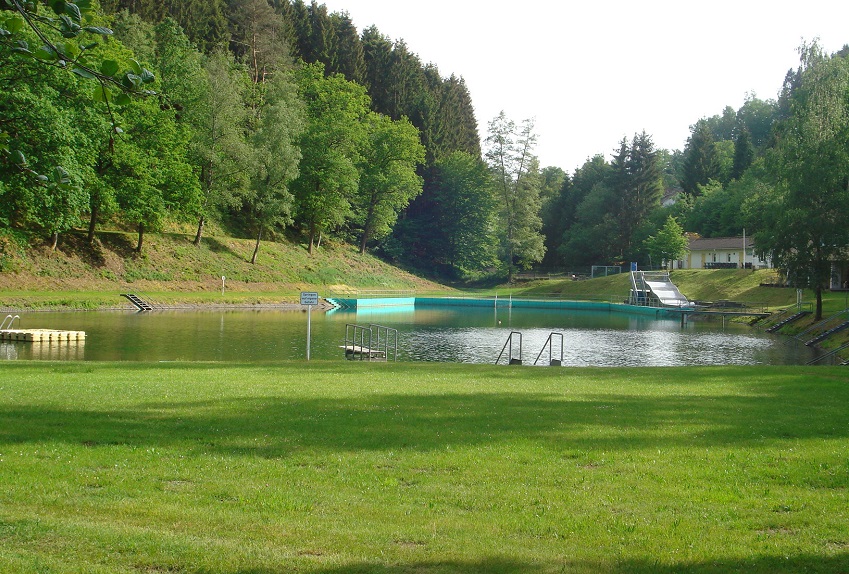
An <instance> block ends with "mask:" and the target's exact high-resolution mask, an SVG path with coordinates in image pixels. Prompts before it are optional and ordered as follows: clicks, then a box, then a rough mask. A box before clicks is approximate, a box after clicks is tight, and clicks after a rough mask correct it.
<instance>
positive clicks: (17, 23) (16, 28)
mask: <svg viewBox="0 0 849 574" xmlns="http://www.w3.org/2000/svg"><path fill="white" fill-rule="evenodd" d="M5 25H6V29H7V30H8V31H9V32H11V33H12V34H17V33H18V32H20V31H21V30H23V29H24V19H23V18H21V17H20V16H19V15H18V14H15V15H14V16H12V17H11V18H8V19H7V20H6V24H5Z"/></svg>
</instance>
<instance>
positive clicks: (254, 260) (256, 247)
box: [251, 227, 262, 265]
mask: <svg viewBox="0 0 849 574" xmlns="http://www.w3.org/2000/svg"><path fill="white" fill-rule="evenodd" d="M261 239H262V228H261V227H260V229H259V233H257V234H256V245H254V254H253V255H252V256H251V265H253V264H255V263H256V254H257V253H259V242H260V240H261Z"/></svg>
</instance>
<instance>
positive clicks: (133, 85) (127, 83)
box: [121, 73, 142, 90]
mask: <svg viewBox="0 0 849 574" xmlns="http://www.w3.org/2000/svg"><path fill="white" fill-rule="evenodd" d="M121 83H122V84H124V87H126V88H127V89H130V90H136V89H138V87H139V86H140V85H141V83H142V79H141V78H140V77H138V76H136V75H135V74H130V73H127V74H124V77H123V78H122V79H121Z"/></svg>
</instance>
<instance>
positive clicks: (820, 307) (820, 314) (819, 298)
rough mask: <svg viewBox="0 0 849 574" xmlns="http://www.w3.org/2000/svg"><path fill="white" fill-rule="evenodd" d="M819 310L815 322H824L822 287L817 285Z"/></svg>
mask: <svg viewBox="0 0 849 574" xmlns="http://www.w3.org/2000/svg"><path fill="white" fill-rule="evenodd" d="M816 294H817V310H816V313H815V315H814V321H822V286H821V285H817V290H816Z"/></svg>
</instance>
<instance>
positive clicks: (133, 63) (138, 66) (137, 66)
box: [130, 59, 144, 76]
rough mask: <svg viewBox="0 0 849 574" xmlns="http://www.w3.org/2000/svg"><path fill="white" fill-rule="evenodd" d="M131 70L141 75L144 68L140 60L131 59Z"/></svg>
mask: <svg viewBox="0 0 849 574" xmlns="http://www.w3.org/2000/svg"><path fill="white" fill-rule="evenodd" d="M130 71H132V72H133V73H134V74H136V75H137V76H141V75H142V72H143V71H144V69H143V68H142V66H141V64H139V62H138V60H132V59H131V60H130Z"/></svg>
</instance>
